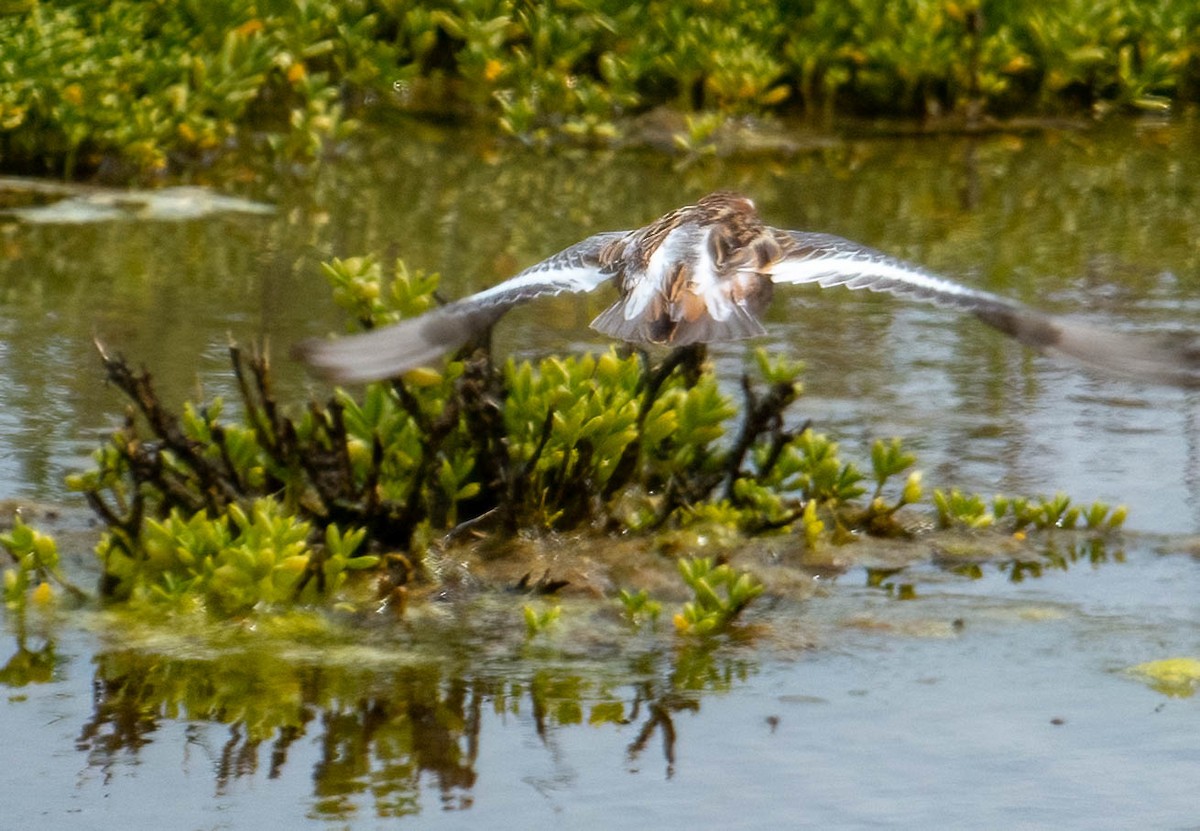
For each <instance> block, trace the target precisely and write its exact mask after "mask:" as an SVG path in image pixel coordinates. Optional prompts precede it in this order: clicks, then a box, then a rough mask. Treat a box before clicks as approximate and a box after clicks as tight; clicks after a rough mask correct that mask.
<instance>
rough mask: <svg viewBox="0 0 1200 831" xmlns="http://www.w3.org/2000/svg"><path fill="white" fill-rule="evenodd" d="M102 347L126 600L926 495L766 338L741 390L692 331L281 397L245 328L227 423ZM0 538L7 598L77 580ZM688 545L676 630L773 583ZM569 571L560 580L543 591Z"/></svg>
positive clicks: (320, 595)
mask: <svg viewBox="0 0 1200 831" xmlns="http://www.w3.org/2000/svg"><path fill="white" fill-rule="evenodd" d="M385 272H386V273H385ZM325 274H326V276H327V278H328V279H329V281H330V284H331V285H332V288H333V295H334V298H335V299H336V301H337V302H338V303H339V304H340V305H341V306H342V307H343V308H344V309H345V310H346V311H347V312H349V314H350V316H351V317H352V318H354V319H355V320H356V321H357V324H358V325H362V326H377V325H381V324H384V323H387V322H390V321H392V320H395V319H397V318H398V317H402V316H408V315H414V314H420V313H422V312H424V311H426V310H428V309H429V308H430V307H431V305H432V304H433V302H434V301H433V299H432V294H433V291H434V289H435V288H436V286H437V282H438V280H437V277H436V275H428V274H422V273H414V272H410V271H409V270H408V269H407V268H406V267H405V265H404V264H403V263H402V262H397V263H395V264H394V266H393V267H392V268H390V269H386V270H385V269H384V268H383V267H382V266H381V265H380V264H379V263H378V262H376V261H375V260H373V259H370V258H356V259H348V260H335V261H333V262H332V263H329V264H328V265H327V266H326V267H325ZM101 356H102V360H103V363H104V366H105V368H106V370H107V373H108V377H109V379H110V381H111V382H112V383H113V384H114V385H115V386H116V387H117V388H118V389H120V390H121V391H122V392H123V393H124V394H125V395H126V396H127V397H128V398H129V401H130V409H129V413H128V415H127V417H126V419H125V423H124V425H123V426H122V427H121V428H120V429H118V430H117V431H116V432H114V433H113V434H112V436H111V437H110V438H109V440H108V441H106V442H105V443H104V444H103V445H102V446H101V447H100V448H99V449H97V450H96V452H95V454H94V457H93V459H94V467H93V468H92V469H91V470H88V471H86V472H84V473H81V474H78V475H75V476H72V477H70V479H69V482H68V484H69V485H70V487H72V488H74V489H75V490H77V491H79V492H81V493H82V494H83V496H84V497H85V499H86V500H87V502H88V504H89V505H90V506H91V508H92V509H93V510H94V512H95V513H96V515H97V516H98V517H99V518H100V519H101V520H102V521H103V524H104V527H105V531H104V533H103V536H102V538H101V540H100V542H99V544H98V546H97V549H96V550H97V555H98V556H99V558H100V561H101V563H102V566H103V580H102V582H101V586H100V592H101V594H102V596H103V597H104V598H105V599H107V600H109V601H117V602H123V603H127V604H131V605H133V606H136V607H154V608H160V609H184V610H186V609H203V610H206V611H207V612H208V613H210V614H214V615H217V616H220V617H228V616H240V615H245V614H247V613H249V612H251V611H253V610H263V609H272V608H279V607H288V606H291V605H292V604H295V603H304V604H309V603H339V602H342V603H350V604H353V603H364V602H368V601H370V602H377V601H379V600H381V599H383V600H388V599H390V600H392V601H395V602H397V603H399V604H400V607H401V608H402V607H403V604H404V602H406V597H407V595H406V594H405V586H407V585H409V584H412V583H419V582H421V581H429V580H432V579H434V577H433V575H431V574H429V573H427V570H426V569H425V567H424V565H425V554H426V552H427V551H428V548H429V546H430V545H431V544H433V543H434V541H436V540H438V539H439V538H443V537H445V538H446V539H453V538H457V537H459V536H460V535H463V533H464V532H465V531H470V532H472V533H487V534H490V535H492V536H501V537H502V536H504V535H512V534H515V533H517V532H518V531H522V532H525V533H561V532H568V531H576V530H580V529H590V531H591V532H593V533H599V534H614V533H635V534H642V535H646V536H647V537H648V538H650V537H652V536H653V535H655V534H660V533H674V534H676V535H678V534H680V533H683V537H681V538H682V539H685V540H686V538H687V536H686V532H688V530H689V529H695V531H696V533H697V534H703V533H705V532H708V531H713V530H716V531H720V532H721V533H722V534H724V535H725V536H726V537H729V535H733V537H738V536H745V535H758V534H791V533H793V532H795V538H796V542H797V545H798V546H799V547H801V548H804V547H807V548H808V549H810V550H816V549H819V548H821V547H823V546H828V545H837V544H840V543H843V542H846V541H848V540H851V539H854V538H855V537H857V536H859V535H864V534H865V535H872V536H878V537H894V538H895V537H908V536H910V535H911V534H912V529H911V525H912V524H913V522H911V521H910V520H909V519H907V518H906V514H907V512H906V511H905V510H904V509H906V508H908V507H910V506H913V505H918V504H920V503H921V501H922V500H923V498H924V487H923V485H922V479H921V475H920V473H919V472H918V471H916V470H914V465H915V462H916V459H915V457H914V456H913V455H912V454H911V453H909V452H908V451H907V450H906V449H905V447H904V445H903V443H902V442H901V441H900V440H899V439H892V440H889V441H877V442H875V443H874V445H873V447H872V449H871V455H870V461H869V464H868V465H867V466H866V468H865V472H864V469H861V468H860V467H859V466H858V465H856V464H855V463H854V462H853V461H849V460H846V459H845V458H843V456H842V453H841V449H840V447H839V445H838V443H837V442H835V441H833V440H831V439H830V438H829V437H828V436H826V435H824V434H822V433H821V432H819V431H817V430H816V429H814V428H813V426H812V425H811V424H809V423H799V424H797V423H796V419H794V418H792V417H790V416H789V414H788V409H789V407H790V406H791V405H792V404H793V403H794V402H795V400H796V399H797V398H798V397H799V396H800V394H801V390H802V387H801V383H800V380H799V376H800V373H801V370H802V367H801V365H800V364H799V363H798V362H795V361H792V360H789V359H787V358H780V357H771V356H769V355H767V354H766V353H765V352H764V351H763V350H759V351H758V352H757V353H755V357H754V367H753V370H752V371H748V372H747V373H746V374H745V375H744V377H743V378H742V379H741V391H740V400H739V398H738V396H735V395H731V394H730V393H729V392H728V391H726V390H724V389H723V388H722V386H721V384H720V383H719V382H718V379H717V378H716V376H715V375H714V373H713V372H712V369H711V367H710V366H709V365H708V364H707V363H706V362H705V360H704V355H703V351H702V350H701V349H698V348H685V349H681V350H677V351H675V352H672V353H670V354H668V355H667V356H666V357H664V358H663V359H662V360H661V361H660V362H658V363H654V362H651V361H650V360H649V359H648V358H647V356H645V355H644V354H640V353H637V352H626V351H618V350H616V349H609V350H608V351H605V352H603V353H600V354H598V355H595V354H585V355H580V356H571V357H565V358H561V357H548V358H544V359H541V360H539V361H536V362H528V361H522V362H517V361H514V360H512V359H509V360H507V361H505V362H504V363H503V364H502V365H496V364H495V363H494V362H493V361H492V359H491V355H490V353H489V351H488V350H487V349H486V348H482V347H478V348H468V349H467V350H465V351H464V353H462V354H460V355H459V356H458V357H457V358H455V359H452V360H450V361H449V362H448V363H447V364H446V366H445V367H444V369H442V370H434V369H418V370H415V371H413V372H410V373H408V374H406V375H405V376H404V377H402V378H398V379H394V380H392V381H390V382H387V383H377V384H372V385H369V386H367V387H366V388H365V389H363V390H361V391H358V392H351V391H349V390H343V389H336V390H334V391H333V393H332V395H331V396H330V397H329V398H328V400H326V401H324V402H318V401H310V402H309V403H308V405H307V406H306V407H286V406H284V405H283V404H282V403H281V402H279V401H278V400H277V399H276V397H275V394H274V392H273V389H272V384H271V373H270V364H269V362H268V360H267V359H266V357H265V356H262V355H247V354H246V353H244V352H243V351H242V350H241V349H239V348H238V347H236V346H234V347H231V348H230V356H231V360H232V363H233V369H234V373H235V376H236V379H237V382H238V387H239V391H240V398H241V401H240V402H239V407H238V411H239V413H240V415H239V416H238V417H236V418H229V417H226V415H225V410H226V408H225V405H224V403H223V402H222V401H221V400H219V399H217V400H214V401H210V402H209V403H207V404H195V403H190V402H189V403H187V404H185V405H184V407H183V409H182V412H179V413H176V412H173V411H171V410H169V409H168V408H166V407H165V406H163V404H162V403H161V402H160V401H159V399H158V396H157V394H156V392H155V388H154V383H153V379H152V378H151V376H150V375H149V373H147V372H145V371H142V372H136V371H134V370H132V369H131V368H130V367H129V365H128V364H127V363H126V362H125V361H124V360H122V359H121V358H119V357H115V356H112V355H109V354H107V353H106V352H104V351H103V350H101ZM934 506H935V508H936V511H937V515H938V518H939V520H940V522H941V524H942V525H943V526H957V527H968V528H983V527H988V526H997V527H1001V528H1005V529H1007V530H1009V531H1018V532H1023V530H1024V529H1026V528H1050V527H1061V528H1072V527H1075V526H1077V525H1086V526H1087V527H1088V528H1090V529H1095V530H1097V531H1103V530H1107V529H1111V528H1114V527H1117V526H1119V525H1120V523H1121V521H1122V520H1123V518H1124V513H1123V510H1121V509H1117V510H1115V511H1114V510H1110V509H1109V508H1108V506H1106V505H1102V504H1097V505H1093V506H1090V507H1087V508H1082V509H1081V508H1076V507H1073V506H1071V504H1070V502H1069V500H1068V499H1066V497H1063V496H1058V497H1055V498H1053V499H1050V500H1030V499H1024V498H1019V499H1012V498H997V499H996V500H995V501H994V502H993V503H992V507H991V508H990V509H989V508H988V507H987V505H986V503H985V502H984V501H983V499H982V497H979V496H974V495H964V494H961V493H959V492H958V491H955V490H951V491H949V492H942V491H935V493H934ZM919 518H920V517H919V515H918V516H917V517H916V519H917V520H919ZM0 543H3V545H4V546H5V548H6V549H7V550H8V552H9V553H10V555H11V558H12V560H13V564H12V567H11V568H10V569H9V570H8V572H7V573H6V575H5V597H6V600H7V602H8V603H9V604H10V605H14V606H20V605H21V604H22V603H23V602H24V599H25V598H26V597H27V596H28V595H29V594H30V592H31V591H32V590H33V587H34V586H39V587H40V586H49V584H50V582H51V581H56V582H58V583H60V584H63V585H66V581H65V579H64V578H63V576H62V575H61V573H60V571H59V566H58V558H57V552H56V548H55V546H54V542H53V540H52V539H50V538H49V537H47V536H45V535H44V534H41V533H40V532H37V531H36V530H34V529H32V528H30V527H28V526H26V525H24V524H21V523H19V522H18V524H17V525H16V526H15V527H14V529H13V531H12V532H11V533H10V534H8V535H7V536H5V537H4V538H2V539H0ZM447 544H449V543H447ZM676 548H680V546H678V545H676ZM688 551H689V546H687V545H686V544H685V545H683V546H682V548H680V552H679V553H680V554H681V555H682V558H681V559H680V560H679V568H680V575H681V577H682V578H683V580H684V582H685V583H686V585H687V587H688V588H689V589H690V590H691V592H692V594H693V596H694V597H693V600H692V601H691V602H690V603H688V604H687V605H686V606H685V607H684V608H683V609H682V610H681V611H680V612H679V614H677V615H676V616H675V618H674V620H675V623H676V626H677V627H678V628H679V630H680V631H682V632H687V633H698V634H705V633H711V632H715V631H720V630H722V629H724V628H726V627H727V626H728V625H730V624H731V623H733V622H734V621H735V619H736V618H737V617H738V615H739V614H740V613H741V611H742V610H743V609H744V608H745V606H746V605H747V604H748V603H750V602H751V601H752V600H753V599H754V598H755V597H757V596H758V595H759V594H760V593H761V592H762V591H763V586H762V585H761V583H759V582H758V581H757V580H755V579H754V578H753V576H752V575H749V574H746V573H742V572H740V571H737V570H736V569H734V568H733V567H732V566H730V565H728V564H726V563H724V562H721V563H716V562H714V561H712V560H711V559H706V558H699V559H693V558H690V557H688V556H686V555H687V554H688ZM355 575H369V576H370V577H372V578H373V579H372V580H367V581H364V580H361V579H355ZM523 582H524V581H523ZM561 585H562V583H561V581H554V580H551V579H550V578H549V576H547V578H546V579H545V580H544V581H542V582H540V583H539V584H538V589H539V591H538V593H542V594H551V593H553V590H552V589H551V588H550V587H551V586H553V587H554V589H557V588H560V587H561ZM36 591H37V592H41V593H43V594H44V593H46V592H49V591H50V589H49V588H38V589H37V590H36ZM622 603H623V605H624V607H625V611H626V614H627V616H628V617H629V618H630V620H632V621H634V622H639V621H645V620H650V621H653V620H654V619H655V618H656V617H657V616H658V614H659V612H660V611H661V604H659V603H658V602H657V601H653V600H652V599H651V598H649V597H648V596H647V595H646V594H645V593H644V592H641V591H639V590H638V588H637V587H636V586H635V587H631V588H630V590H629V591H627V592H626V594H625V595H623V596H622ZM552 613H555V612H547V613H545V614H543V613H540V612H537V611H536V610H534V609H532V608H531V607H528V608H527V609H526V621H527V625H528V627H529V631H530V634H536V633H537V632H540V631H542V630H543V629H545V628H546V627H547V626H549V625H550V624H551V623H552V622H553V618H552V617H551V616H550V615H551V614H552Z"/></svg>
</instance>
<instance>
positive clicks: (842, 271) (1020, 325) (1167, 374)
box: [769, 231, 1200, 388]
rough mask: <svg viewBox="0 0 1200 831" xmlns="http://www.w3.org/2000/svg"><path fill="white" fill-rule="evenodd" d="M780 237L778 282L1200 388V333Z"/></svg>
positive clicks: (845, 245)
mask: <svg viewBox="0 0 1200 831" xmlns="http://www.w3.org/2000/svg"><path fill="white" fill-rule="evenodd" d="M775 234H776V239H777V240H778V241H779V242H780V243H781V245H782V246H783V256H782V257H781V258H780V259H779V261H778V262H776V263H775V264H773V265H772V266H771V267H770V269H769V270H770V274H771V280H772V282H774V283H815V284H817V285H819V286H823V287H827V288H828V287H833V286H844V287H846V288H848V289H866V290H868V291H877V292H885V293H888V294H895V295H899V296H902V297H909V298H912V299H913V300H920V301H924V302H926V303H933V304H936V305H939V306H946V307H949V308H953V309H958V310H959V311H964V312H970V313H971V314H973V315H975V317H977V318H979V319H980V320H982V321H983V322H984V323H986V324H987V325H989V326H991V327H993V328H995V329H999V330H1000V331H1001V332H1003V333H1004V334H1006V335H1008V336H1009V337H1012V338H1014V339H1016V340H1018V341H1020V342H1021V343H1023V344H1025V345H1026V346H1030V347H1032V348H1034V349H1036V350H1038V351H1039V352H1045V353H1050V354H1053V353H1057V354H1060V355H1065V356H1067V357H1070V358H1073V359H1074V360H1076V361H1078V362H1080V363H1082V364H1084V365H1085V366H1090V367H1092V368H1094V369H1098V370H1101V371H1103V372H1107V373H1114V374H1118V375H1124V376H1127V377H1132V378H1137V379H1139V380H1142V381H1152V382H1154V383H1159V384H1171V385H1173V386H1177V387H1188V388H1200V336H1197V335H1196V334H1195V333H1189V332H1175V333H1161V334H1151V333H1137V332H1117V331H1113V330H1111V329H1107V328H1104V327H1099V326H1092V325H1090V324H1087V323H1083V322H1081V321H1078V320H1073V319H1070V318H1064V317H1060V316H1058V315H1051V314H1047V313H1045V312H1040V311H1038V310H1037V309H1032V308H1030V307H1029V306H1026V305H1024V304H1021V303H1018V302H1016V301H1014V300H1009V299H1007V298H1004V297H1000V296H999V295H996V294H992V293H991V292H986V291H980V290H979V289H973V288H968V287H967V286H963V285H960V284H958V283H955V282H953V281H951V280H947V279H945V278H944V277H939V276H938V275H936V274H933V273H931V272H929V271H926V270H925V269H923V268H921V267H919V266H916V265H912V264H911V263H907V262H905V261H903V260H900V259H897V258H895V257H891V256H888V255H887V254H884V253H882V252H879V251H876V250H875V249H873V248H868V247H867V246H865V245H859V244H858V243H856V242H851V241H850V240H847V239H843V238H841V237H837V236H833V235H832V234H817V233H808V232H804V231H776V232H775Z"/></svg>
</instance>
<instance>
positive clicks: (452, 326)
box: [293, 231, 628, 383]
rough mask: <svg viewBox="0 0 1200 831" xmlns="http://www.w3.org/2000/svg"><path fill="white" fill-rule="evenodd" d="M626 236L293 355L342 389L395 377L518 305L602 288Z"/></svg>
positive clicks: (617, 234)
mask: <svg viewBox="0 0 1200 831" xmlns="http://www.w3.org/2000/svg"><path fill="white" fill-rule="evenodd" d="M627 233H628V232H626V231H612V232H607V233H603V234H596V235H595V236H591V237H588V238H587V239H585V240H583V241H582V242H578V243H576V244H575V245H572V246H571V247H570V248H567V249H564V250H563V251H560V252H559V253H557V254H555V255H554V256H553V257H550V258H549V259H546V260H543V261H542V262H540V263H538V264H536V265H533V266H530V267H529V268H527V269H525V270H524V271H522V272H521V273H520V274H518V275H516V276H515V277H512V278H511V279H508V280H505V281H504V282H503V283H499V284H497V285H495V286H492V287H491V288H489V289H485V290H483V291H481V292H479V293H477V294H472V295H470V296H469V297H464V298H463V299H461V300H457V301H455V302H453V303H448V304H446V305H445V306H442V307H440V308H438V309H435V310H434V311H431V312H428V313H426V314H423V315H421V316H420V317H414V318H411V319H409V320H402V321H400V322H399V323H394V324H392V325H391V326H384V327H382V328H379V329H373V330H371V331H369V332H364V333H363V334H361V335H351V336H350V337H345V338H336V339H333V340H324V339H319V338H312V339H309V340H306V341H303V342H301V343H299V344H297V345H296V348H295V349H294V350H293V353H294V354H295V356H296V357H298V358H299V359H300V360H302V361H304V362H306V363H307V364H308V365H309V367H310V368H311V369H312V370H313V371H314V372H316V373H317V374H318V375H322V376H324V377H326V378H329V379H330V380H333V381H337V382H339V383H351V382H366V381H377V380H380V379H383V378H392V377H395V376H396V375H399V374H401V373H403V372H406V371H408V370H410V369H413V368H415V367H418V366H424V365H426V364H429V363H431V362H433V361H434V360H436V359H437V358H438V357H439V356H441V355H443V354H445V353H446V352H449V351H450V350H452V349H455V348H457V347H459V346H461V345H462V344H464V343H466V342H467V341H468V340H470V338H471V337H472V336H473V335H476V334H478V333H480V332H482V331H483V330H485V329H487V327H489V326H491V325H492V324H493V323H495V322H496V321H497V320H498V319H499V318H500V316H501V315H503V314H504V313H505V312H506V311H508V310H509V309H510V308H512V307H513V306H515V305H517V304H519V303H524V302H526V301H528V300H533V299H534V298H537V297H543V296H546V295H553V294H565V293H582V292H589V291H593V290H594V289H596V288H599V287H600V286H601V285H602V284H603V283H604V282H605V281H606V280H607V279H608V278H609V277H610V276H611V274H610V273H609V271H608V270H607V268H606V263H607V262H608V260H606V259H603V258H602V254H604V253H605V252H606V251H609V250H611V246H612V244H613V243H616V242H618V241H620V240H621V239H622V238H624V237H625V236H627Z"/></svg>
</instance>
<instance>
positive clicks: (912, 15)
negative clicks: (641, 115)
mask: <svg viewBox="0 0 1200 831" xmlns="http://www.w3.org/2000/svg"><path fill="white" fill-rule="evenodd" d="M1197 31H1200V7H1197V5H1196V4H1195V3H1194V2H1191V0H1164V2H1160V3H1139V2H1137V0H1064V2H1059V3H1053V4H1045V3H1038V2H1035V0H1017V2H1011V3H984V2H981V0H897V1H896V2H880V0H813V2H808V3H802V4H795V3H784V2H779V3H765V4H764V3H754V2H749V0H688V2H682V3H681V2H674V1H673V2H668V1H667V0H646V2H643V3H640V4H628V3H621V2H616V0H576V2H572V3H569V4H546V3H533V4H531V3H523V2H517V0H454V2H451V0H432V2H426V3H419V4H409V3H398V2H370V1H369V0H351V2H344V3H343V2H337V3H335V2H332V0H305V2H301V0H252V2H232V0H219V2H213V3H204V2H198V0H192V1H191V2H179V3H174V2H172V3H168V2H162V0H156V2H134V0H115V2H111V3H97V2H95V0H73V2H67V3H58V4H53V5H50V4H45V3H30V4H27V6H19V7H18V8H17V9H16V10H15V12H14V13H10V14H7V15H0V43H3V44H4V70H5V71H4V72H3V73H0V156H2V157H3V158H4V160H5V163H6V164H7V165H8V166H10V167H11V166H14V165H16V166H22V167H25V168H29V169H34V170H46V171H55V172H63V173H66V174H67V175H72V174H74V173H77V172H86V171H91V170H95V169H97V168H99V167H103V166H105V165H106V164H107V166H108V167H109V168H113V169H115V170H126V171H127V172H128V173H129V174H130V175H138V174H142V175H145V174H153V173H158V172H161V171H163V170H164V169H166V168H167V167H169V166H171V165H179V164H194V163H198V162H199V163H206V162H208V161H211V160H212V158H213V157H215V156H218V155H220V154H221V153H223V152H226V151H227V150H228V148H229V147H231V146H236V145H238V144H244V143H246V142H247V141H250V142H253V143H254V146H255V148H256V149H262V150H265V151H267V152H268V153H269V154H270V155H271V156H272V157H273V158H274V159H275V160H276V161H278V162H280V163H283V164H287V165H291V166H294V165H295V164H296V163H297V162H299V163H305V162H311V161H312V160H314V159H316V158H319V157H320V155H321V154H323V153H324V152H326V151H327V149H328V148H329V147H331V146H333V145H334V144H335V143H338V142H340V141H341V139H343V138H344V137H346V136H347V135H349V134H350V133H351V132H352V131H353V129H354V127H355V126H356V122H355V120H354V119H353V118H351V117H350V116H357V115H359V114H362V113H365V112H370V111H373V110H374V111H380V110H384V109H394V108H397V107H398V108H400V109H407V110H412V111H415V112H426V111H430V110H432V111H436V112H439V113H446V112H451V113H458V114H466V115H467V116H469V117H473V118H478V119H481V120H483V121H484V122H485V123H488V124H493V125H495V126H497V127H498V128H499V129H500V130H502V131H504V132H505V133H508V134H510V135H513V136H516V137H518V138H520V139H522V140H524V141H532V142H545V141H549V140H553V139H555V138H559V137H566V138H569V139H572V140H577V141H579V140H582V141H589V142H591V141H600V142H607V141H610V140H613V139H615V138H618V137H619V136H620V134H621V132H622V124H623V117H624V116H626V115H628V114H630V113H638V112H643V111H646V110H650V109H652V108H655V107H658V106H662V105H668V106H671V107H674V108H675V109H677V110H680V111H682V112H683V113H685V114H690V113H697V112H705V113H712V114H716V117H714V118H698V119H695V120H693V121H692V122H691V126H690V127H689V129H688V130H687V131H685V132H684V133H681V134H680V137H681V141H682V143H683V144H684V145H685V148H684V149H687V150H695V149H696V148H698V147H702V146H703V145H704V140H703V137H704V136H705V135H707V134H711V133H712V131H713V130H715V129H716V128H717V127H718V126H719V125H720V123H721V122H722V121H725V120H727V119H729V118H731V117H735V116H739V115H741V114H745V113H764V112H773V111H779V110H781V109H784V108H786V107H796V106H799V107H803V108H804V109H805V110H807V111H809V112H830V111H833V110H835V109H837V110H842V111H848V112H853V113H865V114H870V115H881V114H882V115H900V116H925V115H939V114H944V113H967V114H968V115H978V113H979V112H980V111H984V110H987V111H992V112H997V113H1008V112H1013V111H1014V110H1023V111H1026V112H1028V111H1035V112H1037V111H1055V110H1060V109H1064V108H1066V109H1073V110H1079V109H1083V110H1084V111H1088V110H1090V111H1092V112H1096V113H1100V112H1103V111H1105V110H1107V109H1111V108H1114V107H1115V108H1129V109H1155V110H1158V109H1164V108H1167V107H1170V106H1171V105H1172V103H1173V102H1176V101H1193V102H1194V101H1196V100H1198V99H1200V41H1198V40H1197V38H1196V35H1195V33H1196V32H1197ZM258 138H264V139H265V141H263V142H258V141H257V139H258ZM110 173H111V170H110Z"/></svg>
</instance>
